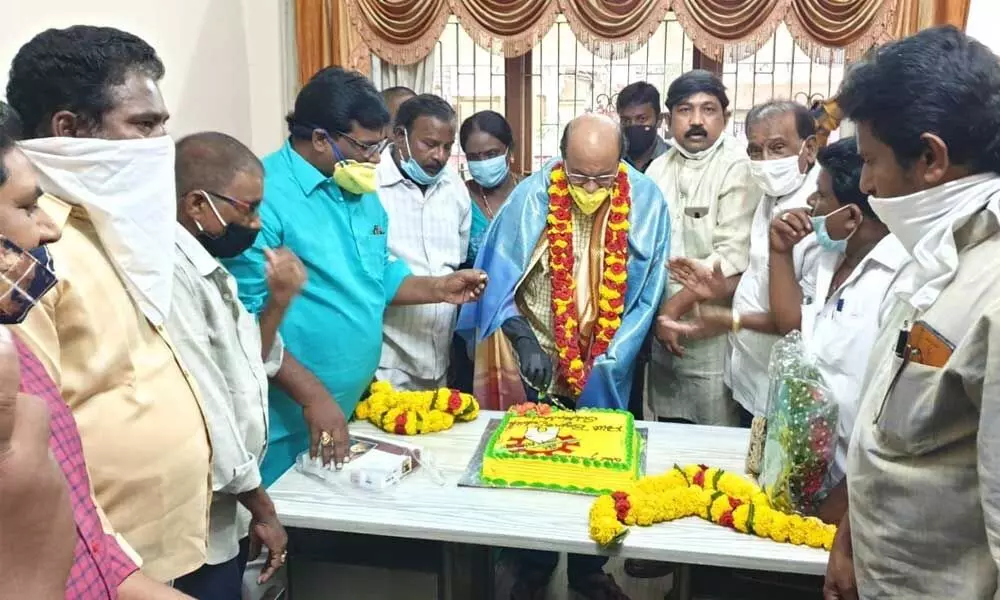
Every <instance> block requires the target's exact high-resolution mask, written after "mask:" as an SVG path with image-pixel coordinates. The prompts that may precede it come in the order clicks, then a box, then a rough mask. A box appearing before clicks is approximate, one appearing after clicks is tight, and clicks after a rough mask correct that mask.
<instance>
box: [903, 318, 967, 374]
mask: <svg viewBox="0 0 1000 600" xmlns="http://www.w3.org/2000/svg"><path fill="white" fill-rule="evenodd" d="M954 351H955V345H954V344H952V343H951V342H949V341H948V340H947V339H946V338H945V337H944V336H943V335H941V334H940V333H938V332H937V331H934V328H933V327H931V326H930V325H928V324H927V323H925V322H923V321H917V322H916V323H914V324H913V328H912V329H910V336H909V340H908V341H907V358H908V359H909V360H910V362H915V363H919V364H921V365H926V366H928V367H935V368H938V369H940V368H942V367H944V365H945V363H947V362H948V359H949V358H951V353H952V352H954Z"/></svg>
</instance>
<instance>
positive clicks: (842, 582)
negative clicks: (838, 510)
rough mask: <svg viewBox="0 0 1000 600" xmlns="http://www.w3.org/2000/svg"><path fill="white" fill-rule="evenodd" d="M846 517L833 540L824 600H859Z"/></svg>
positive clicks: (847, 517)
mask: <svg viewBox="0 0 1000 600" xmlns="http://www.w3.org/2000/svg"><path fill="white" fill-rule="evenodd" d="M848 519H850V516H848V515H845V516H844V519H843V520H842V521H841V523H840V527H838V528H837V537H835V538H834V539H833V548H831V549H830V558H829V559H828V560H827V563H826V580H825V581H824V582H823V600H858V584H857V581H856V580H855V578H854V552H853V551H852V547H851V530H850V524H849V521H848Z"/></svg>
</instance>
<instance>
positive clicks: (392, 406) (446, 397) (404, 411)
mask: <svg viewBox="0 0 1000 600" xmlns="http://www.w3.org/2000/svg"><path fill="white" fill-rule="evenodd" d="M354 416H355V417H356V418H358V419H365V420H367V421H369V422H370V423H371V424H372V425H374V426H376V427H378V428H379V429H381V430H383V431H387V432H389V433H396V434H399V435H416V434H418V433H434V432H435V431H444V430H446V429H451V426H452V425H454V424H455V421H472V420H475V418H476V417H477V416H479V402H477V401H476V399H475V398H474V397H473V396H472V395H470V394H462V393H460V392H459V391H458V390H451V389H448V388H441V389H439V390H435V391H433V392H403V391H396V390H395V389H393V387H392V385H390V384H389V383H388V382H385V381H376V382H375V383H373V384H372V387H371V394H370V395H369V396H368V397H367V398H365V399H364V400H362V401H361V402H359V403H358V406H357V408H355V409H354Z"/></svg>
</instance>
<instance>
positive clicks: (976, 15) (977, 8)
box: [965, 0, 1000, 55]
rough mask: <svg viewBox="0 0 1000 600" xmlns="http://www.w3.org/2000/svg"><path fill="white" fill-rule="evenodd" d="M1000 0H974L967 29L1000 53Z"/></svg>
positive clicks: (970, 5)
mask: <svg viewBox="0 0 1000 600" xmlns="http://www.w3.org/2000/svg"><path fill="white" fill-rule="evenodd" d="M998 23H1000V1H998V0H972V2H970V3H969V21H968V23H966V26H965V31H966V33H968V34H969V35H971V36H972V37H974V38H976V39H978V40H979V41H980V42H982V43H984V44H986V45H987V46H989V47H990V48H991V49H992V50H993V52H994V53H996V54H998V55H1000V28H998V27H997V24H998Z"/></svg>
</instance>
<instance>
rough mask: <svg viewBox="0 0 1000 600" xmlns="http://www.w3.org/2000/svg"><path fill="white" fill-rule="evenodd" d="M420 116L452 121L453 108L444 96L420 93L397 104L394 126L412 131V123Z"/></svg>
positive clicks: (453, 116) (453, 117)
mask: <svg viewBox="0 0 1000 600" xmlns="http://www.w3.org/2000/svg"><path fill="white" fill-rule="evenodd" d="M420 117H434V118H435V119H440V120H441V121H454V120H455V118H456V117H455V109H454V108H452V107H451V105H450V104H448V103H447V102H446V101H445V99H444V98H442V97H440V96H435V95H434V94H420V95H418V96H414V97H412V98H410V99H409V100H407V101H406V102H404V103H402V104H400V105H399V110H398V111H396V122H395V123H394V125H395V126H396V127H402V128H403V129H405V130H406V131H408V132H409V131H413V124H414V123H415V122H416V121H417V119H418V118H420Z"/></svg>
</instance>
